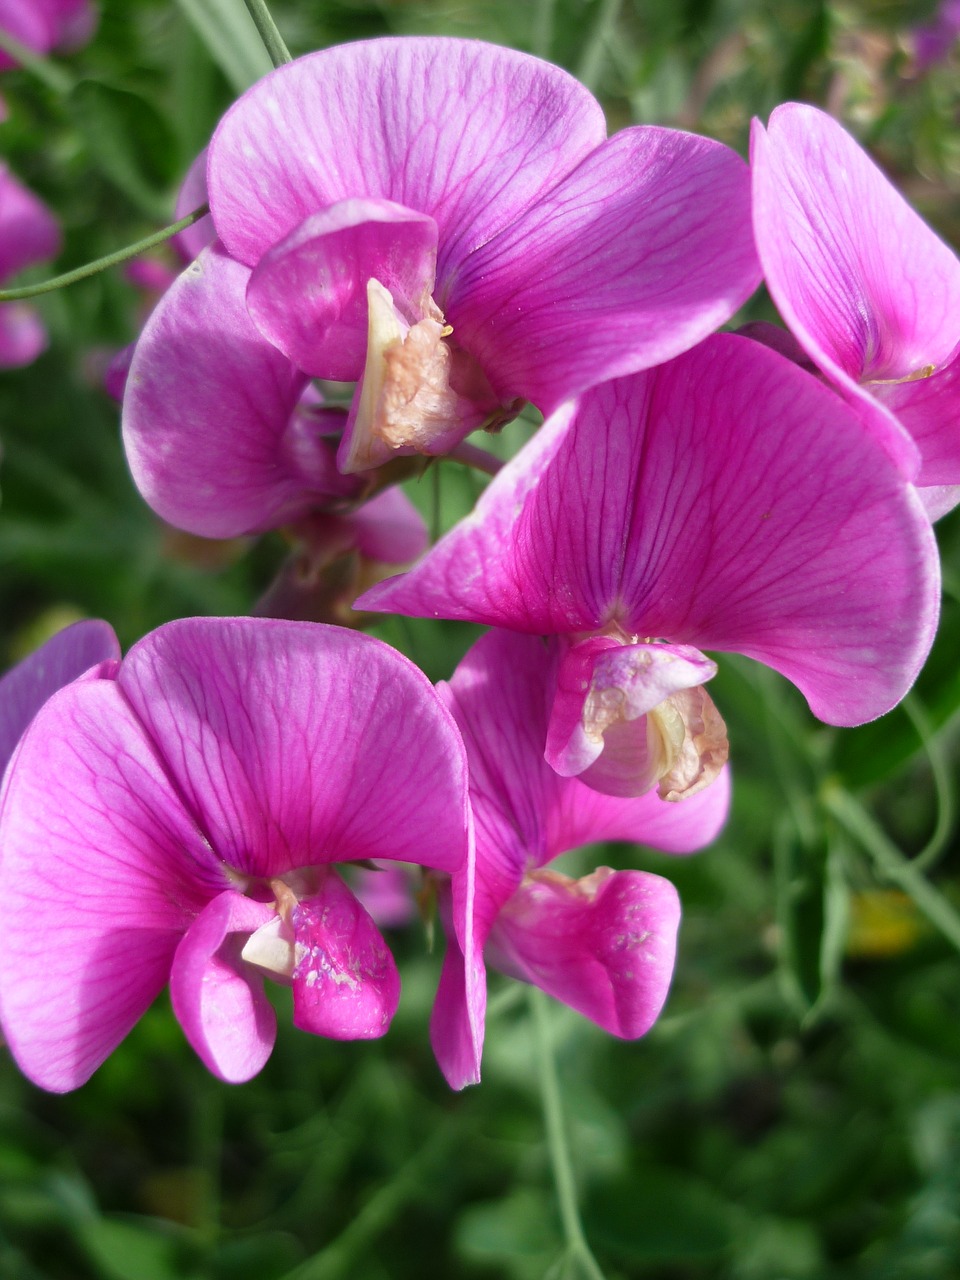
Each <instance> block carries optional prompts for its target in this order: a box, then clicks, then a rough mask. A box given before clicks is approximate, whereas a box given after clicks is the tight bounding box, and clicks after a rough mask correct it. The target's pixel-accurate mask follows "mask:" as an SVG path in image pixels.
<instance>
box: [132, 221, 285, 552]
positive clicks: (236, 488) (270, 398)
mask: <svg viewBox="0 0 960 1280" xmlns="http://www.w3.org/2000/svg"><path fill="white" fill-rule="evenodd" d="M249 276H250V273H249V271H247V269H246V268H245V267H243V266H241V265H240V264H239V263H237V262H234V261H233V260H232V259H231V258H229V257H227V255H226V254H225V253H223V251H222V250H221V249H220V248H219V247H217V246H211V247H210V248H208V249H205V250H203V252H202V253H201V254H200V256H199V257H198V258H197V259H196V261H195V262H193V263H192V264H191V265H190V266H189V267H187V268H186V269H185V270H184V271H183V272H182V273H181V274H180V276H179V277H178V279H177V280H176V281H175V282H174V284H173V285H171V287H170V289H168V291H167V292H166V293H165V294H164V296H163V297H162V298H161V299H160V302H159V303H158V305H157V307H156V308H155V310H154V311H153V314H152V315H151V316H150V319H149V320H148V321H147V323H146V325H145V327H144V330H143V333H142V334H141V336H140V340H139V342H138V343H137V346H136V350H135V351H134V354H133V360H132V363H131V365H130V372H129V374H128V377H127V384H126V393H125V395H124V402H123V439H124V447H125V449H126V453H127V461H128V463H129V466H130V470H131V473H132V474H133V479H134V482H135V484H136V485H137V488H138V489H139V490H140V492H141V493H142V494H143V496H144V497H145V498H146V500H147V502H149V503H150V505H151V507H153V509H154V511H156V512H157V514H158V515H160V516H162V517H163V518H164V519H165V520H169V521H170V523H171V524H174V525H176V526H177V527H178V528H180V529H186V530H187V531H188V532H190V533H198V534H201V535H202V536H204V537H208V538H229V537H235V536H236V535H238V534H241V533H250V532H254V531H259V530H261V529H269V528H273V527H274V526H275V525H276V524H279V523H281V522H282V521H283V520H284V519H287V518H290V517H292V516H293V515H299V514H300V513H301V512H302V511H303V509H304V507H305V506H308V505H309V498H308V496H307V495H305V485H304V482H303V478H302V475H301V474H300V472H299V471H298V470H297V469H296V468H294V467H292V466H290V465H287V464H286V459H285V458H284V456H283V449H284V436H285V433H286V431H287V427H288V424H289V422H290V418H291V415H292V413H293V411H294V408H295V407H296V405H297V402H298V400H299V399H300V396H301V394H302V392H303V390H304V387H305V386H306V384H307V378H306V376H305V375H304V374H302V373H301V372H300V370H299V369H297V368H295V367H294V366H293V365H292V364H291V363H290V362H289V360H287V359H286V357H285V356H283V355H281V353H280V352H279V351H277V349H276V348H275V347H273V346H271V345H270V343H269V342H267V341H266V339H265V338H263V337H262V336H261V335H260V333H259V332H258V331H257V329H256V328H255V327H254V324H253V322H252V321H251V319H250V317H249V315H248V314H247V308H246V302H245V297H244V295H245V290H246V286H247V280H248V279H249Z"/></svg>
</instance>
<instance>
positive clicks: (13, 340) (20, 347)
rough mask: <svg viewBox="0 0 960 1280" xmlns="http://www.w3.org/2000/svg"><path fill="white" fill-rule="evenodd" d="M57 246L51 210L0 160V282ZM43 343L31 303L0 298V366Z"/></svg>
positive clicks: (30, 354)
mask: <svg viewBox="0 0 960 1280" xmlns="http://www.w3.org/2000/svg"><path fill="white" fill-rule="evenodd" d="M59 251H60V228H59V227H58V226H57V223H56V220H55V218H54V216H53V214H52V213H51V212H50V211H49V209H48V208H47V207H46V205H45V204H43V202H42V201H40V200H38V199H37V197H36V196H35V195H34V194H33V192H32V191H28V190H27V188H26V187H25V186H24V185H23V184H22V183H20V182H18V181H17V179H16V178H15V177H14V176H13V174H12V173H11V172H10V170H9V169H8V168H7V167H6V165H4V164H0V283H4V282H5V281H7V280H9V278H10V277H11V276H14V275H16V274H17V272H18V271H22V270H23V269H24V267H29V266H32V265H33V264H34V263H36V262H44V261H45V260H46V259H47V258H53V257H56V255H57V253H59ZM46 345H47V335H46V331H45V330H44V328H43V325H42V323H41V321H40V317H39V316H38V314H37V313H36V311H35V310H34V309H33V307H28V306H26V305H25V304H24V303H21V302H2V303H0V369H10V368H14V367H16V366H19V365H24V364H30V362H31V361H33V360H35V359H36V358H37V356H38V355H39V354H40V352H41V351H42V350H43V349H44V347H45V346H46Z"/></svg>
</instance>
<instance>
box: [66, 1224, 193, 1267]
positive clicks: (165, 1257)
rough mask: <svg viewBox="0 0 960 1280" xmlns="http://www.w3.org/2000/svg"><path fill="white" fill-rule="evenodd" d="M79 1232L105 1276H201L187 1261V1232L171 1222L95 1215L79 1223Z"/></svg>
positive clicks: (82, 1241) (91, 1256) (81, 1239)
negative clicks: (187, 1264)
mask: <svg viewBox="0 0 960 1280" xmlns="http://www.w3.org/2000/svg"><path fill="white" fill-rule="evenodd" d="M77 1234H78V1236H79V1238H80V1242H81V1244H82V1245H83V1247H84V1248H85V1249H86V1251H87V1253H88V1254H89V1256H90V1260H91V1261H92V1262H93V1263H94V1265H95V1266H96V1267H97V1270H98V1274H99V1275H100V1276H102V1278H103V1280H131V1277H133V1276H135V1277H136V1280H199V1273H198V1272H197V1271H196V1270H194V1269H193V1268H192V1267H188V1266H186V1265H185V1259H184V1253H185V1247H184V1246H185V1244H187V1233H186V1232H184V1231H183V1230H182V1229H176V1228H174V1226H173V1224H171V1223H166V1222H160V1221H159V1220H157V1221H156V1222H154V1220H151V1219H147V1218H144V1219H136V1218H133V1217H131V1218H120V1217H114V1218H100V1217H95V1218H90V1219H88V1220H86V1221H84V1222H81V1223H78V1225H77Z"/></svg>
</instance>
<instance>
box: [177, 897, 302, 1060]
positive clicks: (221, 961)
mask: <svg viewBox="0 0 960 1280" xmlns="http://www.w3.org/2000/svg"><path fill="white" fill-rule="evenodd" d="M273 912H274V908H273V906H272V905H268V904H266V903H263V902H254V901H253V900H252V899H250V898H245V897H244V896H243V895H242V894H239V893H236V892H234V891H233V890H226V891H225V892H223V893H221V894H220V895H219V896H218V897H216V898H214V899H213V901H212V902H209V903H208V904H207V905H206V907H204V909H203V911H201V913H200V915H199V916H198V917H197V918H196V920H194V922H193V924H192V925H191V926H190V928H189V929H188V930H187V932H186V933H185V934H184V936H183V939H182V941H181V942H180V945H179V946H178V947H177V952H176V955H175V956H174V958H173V967H172V969H171V972H170V998H171V1000H172V1002H173V1011H174V1013H175V1014H176V1015H177V1019H178V1021H179V1023H180V1025H181V1027H183V1030H184V1034H185V1035H186V1037H187V1039H188V1040H189V1041H190V1044H191V1045H192V1046H193V1048H194V1049H195V1050H196V1052H197V1054H198V1055H199V1057H200V1059H201V1061H202V1062H203V1065H204V1066H205V1067H206V1068H207V1070H208V1071H211V1072H212V1073H213V1074H214V1075H215V1076H217V1077H219V1079H221V1080H226V1081H228V1083H230V1084H242V1083H243V1082H244V1081H245V1080H250V1079H252V1077H253V1076H255V1075H256V1074H257V1072H258V1071H259V1070H260V1069H261V1068H262V1067H263V1065H264V1063H265V1062H266V1060H267V1059H268V1058H269V1057H270V1051H271V1050H272V1048H273V1043H274V1040H275V1039H276V1035H277V1019H276V1015H275V1013H274V1012H273V1008H272V1006H271V1004H270V1002H269V1001H268V1000H267V997H266V995H265V994H264V990H263V977H262V975H261V974H260V973H259V972H257V970H256V969H254V968H253V967H252V966H251V965H249V964H246V963H245V962H244V961H243V960H242V959H241V958H240V952H241V951H242V950H243V944H244V943H245V942H246V940H247V938H248V936H249V935H250V934H251V933H252V932H253V931H254V930H255V929H258V928H259V927H260V926H261V925H262V924H264V923H265V922H266V921H267V920H269V919H270V917H271V916H272V915H273Z"/></svg>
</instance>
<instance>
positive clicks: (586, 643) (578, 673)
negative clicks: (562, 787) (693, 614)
mask: <svg viewBox="0 0 960 1280" xmlns="http://www.w3.org/2000/svg"><path fill="white" fill-rule="evenodd" d="M716 674H717V666H716V663H715V662H711V661H710V659H709V658H705V657H704V656H703V654H702V653H700V652H698V650H696V649H694V648H692V647H691V646H690V645H665V644H630V645H628V644H622V643H619V642H617V641H615V640H613V641H612V640H610V639H608V638H607V637H604V636H594V637H592V638H591V639H589V640H583V641H581V642H580V643H579V644H576V645H574V646H573V648H571V649H569V650H568V651H567V652H566V653H565V654H564V657H563V660H562V661H561V663H560V670H559V672H558V674H557V696H556V698H555V699H554V704H553V711H552V713H551V716H550V726H549V729H548V731H547V746H546V752H545V756H546V760H547V763H548V764H550V765H551V766H552V767H553V768H554V769H556V771H557V773H560V774H562V775H563V776H564V777H567V778H569V777H575V776H576V775H577V774H581V773H583V771H584V770H585V769H587V768H588V767H589V766H590V765H592V764H593V763H594V761H595V760H597V759H598V758H599V756H600V754H601V752H604V745H605V742H604V738H603V736H602V735H601V734H599V733H597V732H596V731H595V730H594V731H593V732H591V731H590V730H588V729H587V728H586V727H585V724H584V704H585V703H586V702H587V699H588V697H592V698H593V699H594V700H601V701H602V700H603V697H604V694H605V693H606V694H608V695H609V696H610V697H612V698H614V699H615V701H616V703H617V708H618V718H621V719H624V720H628V721H629V720H638V719H640V717H641V716H645V715H646V714H647V712H648V711H652V710H653V709H654V707H656V706H658V705H659V704H660V703H661V702H663V700H664V699H665V698H666V697H668V696H669V695H670V694H671V693H676V692H677V691H678V690H680V689H692V688H693V687H694V686H695V685H699V684H705V683H706V681H707V680H711V679H712V678H713V677H714V676H715V675H716ZM593 718H594V719H596V718H597V717H596V716H594V717H593ZM604 754H606V753H605V752H604ZM651 785H652V784H651Z"/></svg>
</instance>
